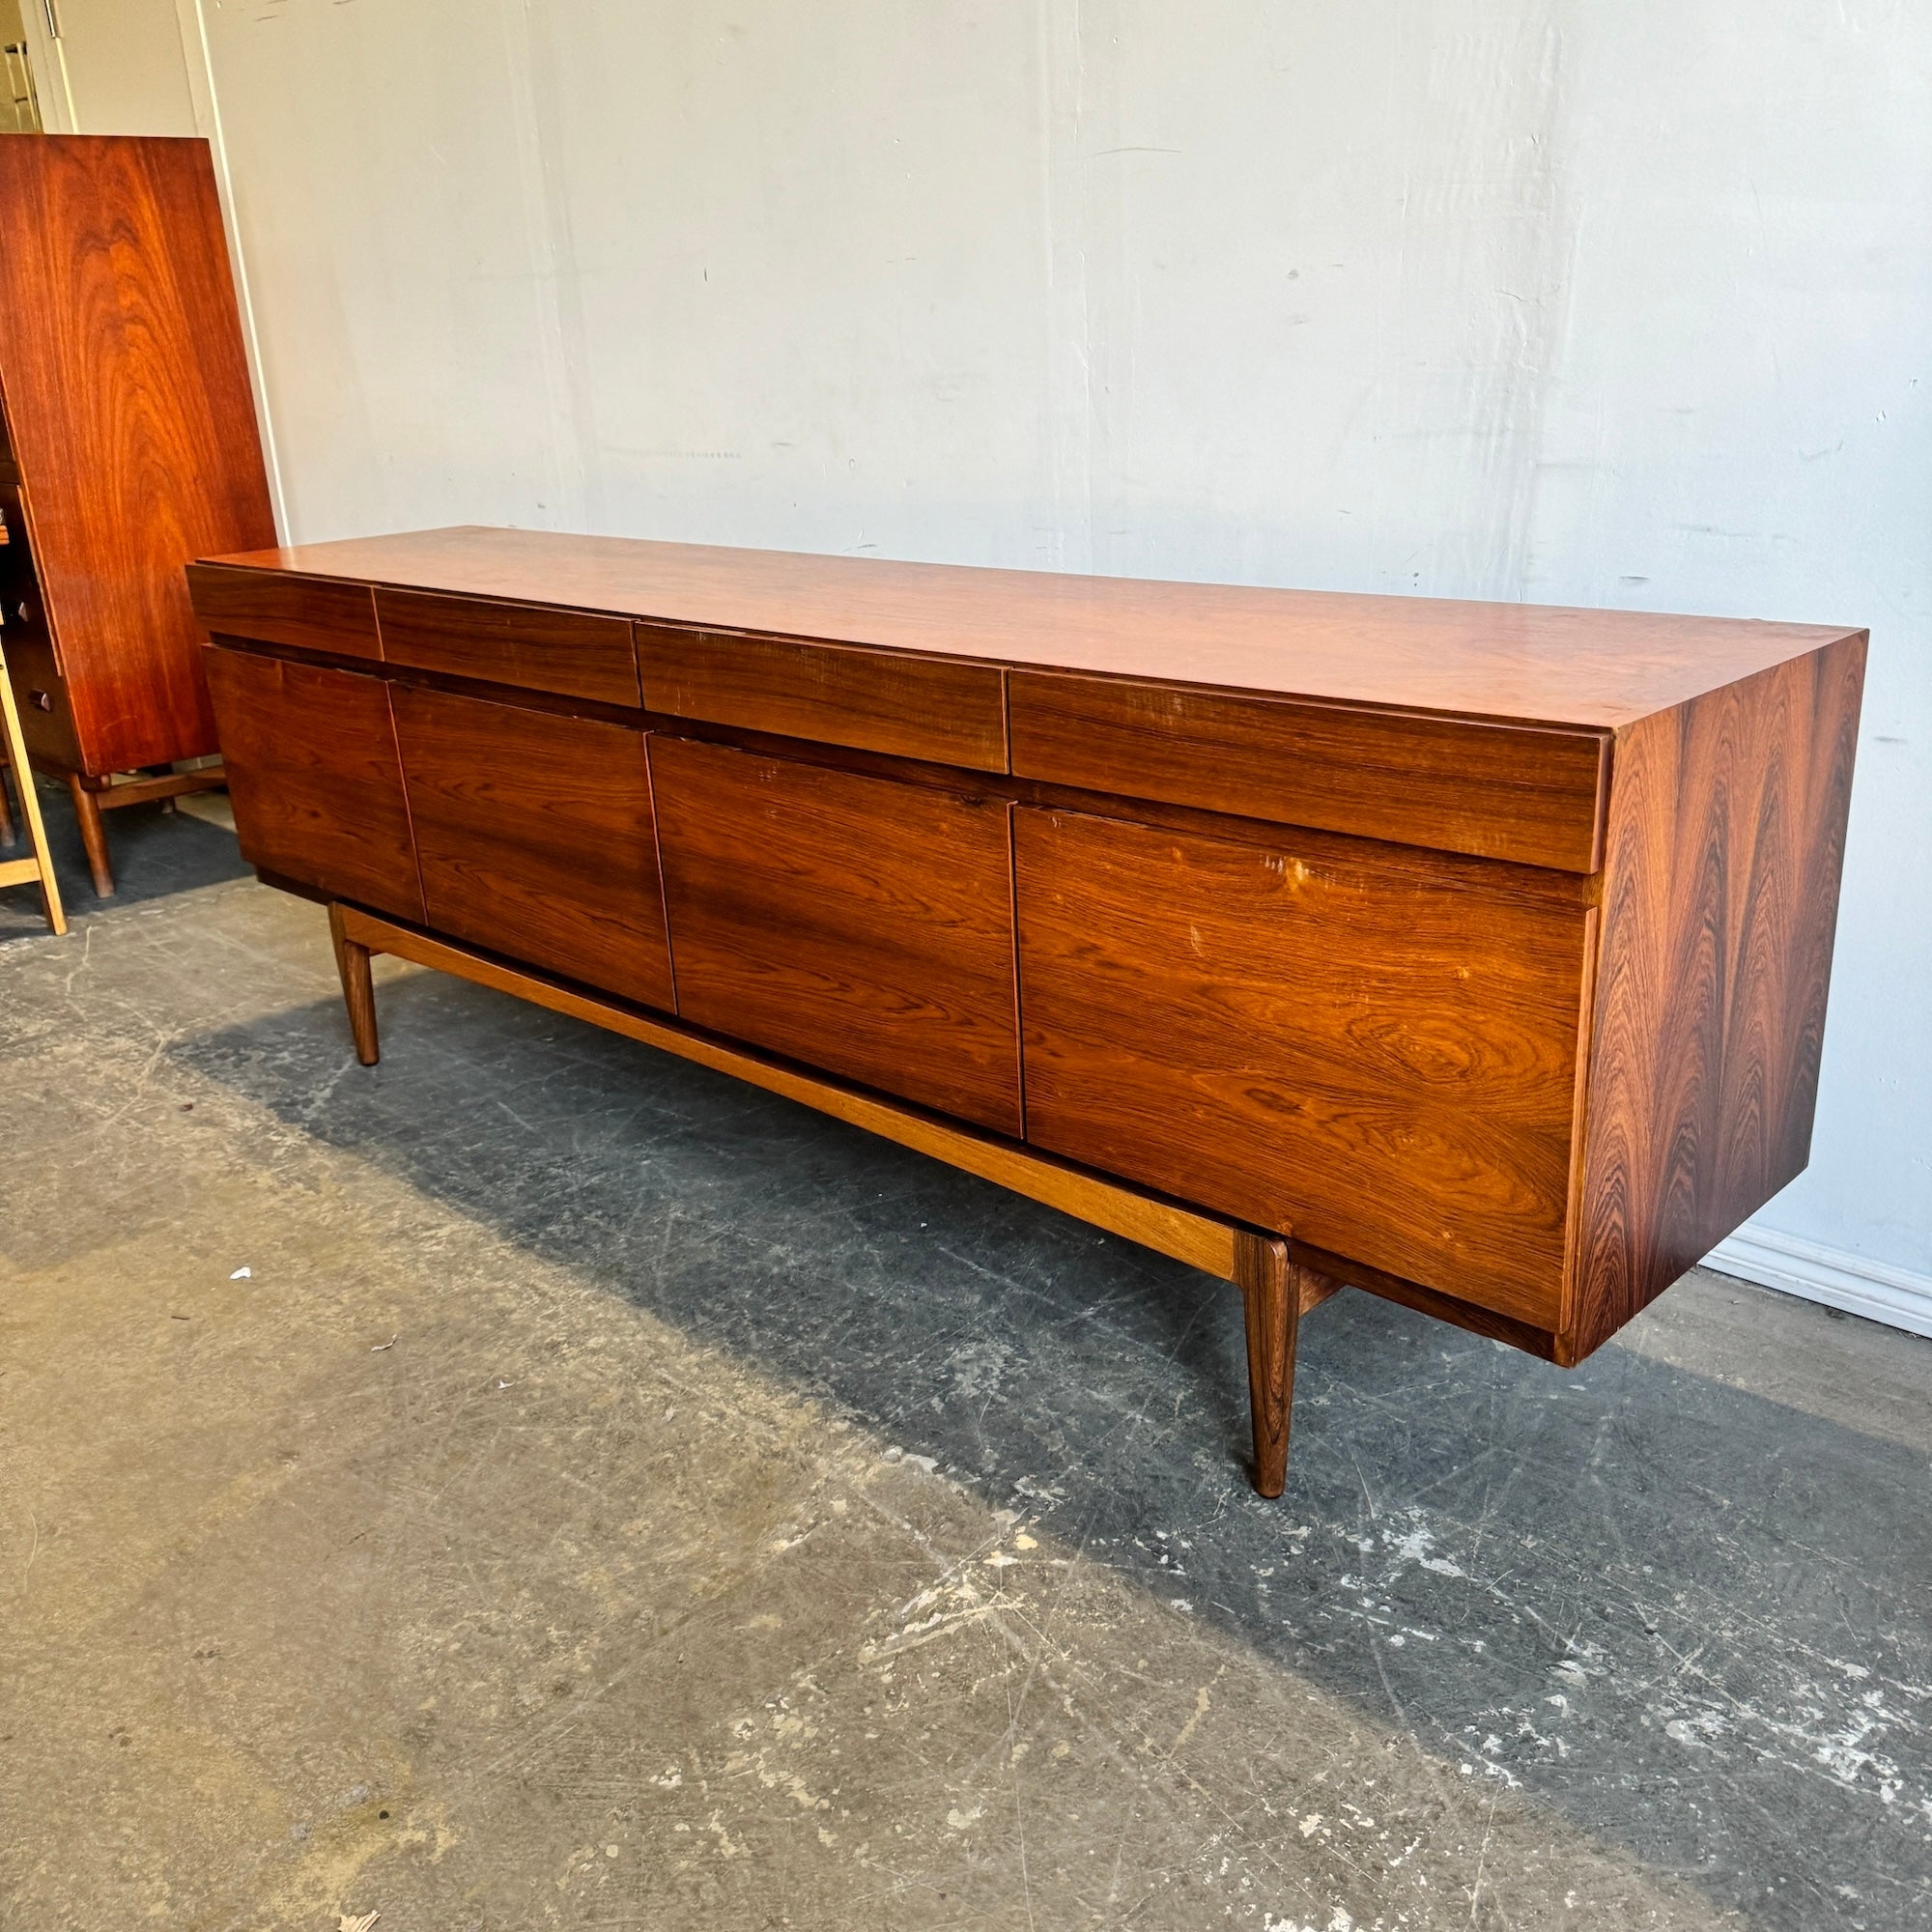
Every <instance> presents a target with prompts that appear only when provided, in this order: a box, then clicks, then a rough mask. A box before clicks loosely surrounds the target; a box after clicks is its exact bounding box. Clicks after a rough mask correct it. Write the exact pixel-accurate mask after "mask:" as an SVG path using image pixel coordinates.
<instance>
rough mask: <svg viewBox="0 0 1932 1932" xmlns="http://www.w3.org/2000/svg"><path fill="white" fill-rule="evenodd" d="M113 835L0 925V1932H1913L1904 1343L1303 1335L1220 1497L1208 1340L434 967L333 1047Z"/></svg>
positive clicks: (326, 977)
mask: <svg viewBox="0 0 1932 1932" xmlns="http://www.w3.org/2000/svg"><path fill="white" fill-rule="evenodd" d="M114 829H115V833H116V845H117V850H118V853H119V856H120V860H121V864H122V869H123V874H124V881H125V885H124V891H123V894H122V895H121V896H120V897H119V898H117V899H116V900H115V901H114V902H112V903H111V904H110V905H108V906H105V907H97V906H96V905H95V903H94V902H93V901H92V900H91V898H90V896H89V895H88V894H87V892H86V890H85V887H84V886H83V885H82V883H81V881H80V879H79V878H78V877H77V876H76V877H75V878H74V880H73V881H72V888H73V904H74V906H75V907H76V909H77V911H78V913H79V920H78V923H77V930H76V932H75V933H74V934H73V936H71V938H69V939H67V940H65V941H54V940H50V939H46V938H43V937H36V936H35V931H34V926H33V923H32V921H31V919H30V918H29V917H28V912H29V904H30V902H29V900H28V899H27V897H26V895H23V894H17V893H10V894H7V895H0V1284H4V1288H0V1295H3V1296H4V1298H3V1299H0V1925H4V1926H6V1927H7V1928H9V1932H43V1928H56V1927H59V1928H65V1927H85V1928H89V1932H93V1928H103V1932H110V1929H111V1932H119V1928H123V1927H131V1926H136V1925H145V1924H154V1925H157V1926H164V1927H167V1928H171V1932H190V1928H195V1929H196V1932H199V1929H200V1928H207V1932H216V1928H237V1932H241V1928H257V1927H261V1928H270V1927H273V1928H280V1927H292V1928H302V1927H314V1928H324V1929H325V1932H337V1928H338V1926H339V1924H340V1922H341V1920H342V1918H343V1916H344V1915H347V1916H348V1918H349V1922H351V1923H352V1924H353V1923H355V1920H356V1919H357V1918H360V1917H361V1916H362V1915H365V1914H368V1913H373V1912H380V1914H381V1918H380V1919H379V1920H378V1921H377V1926H376V1932H463V1928H466V1927H467V1928H473V1932H485V1928H487V1932H501V1929H502V1928H521V1927H544V1926H566V1927H580V1926H581V1927H589V1926H644V1927H664V1928H682V1927H707V1928H708V1927H732V1928H736V1927H757V1928H762V1927H775V1926H787V1925H789V1926H797V1927H821V1926H836V1927H840V1928H852V1932H872V1928H880V1932H884V1928H912V1927H920V1928H925V1927H1014V1928H1018V1927H1026V1928H1031V1932H1045V1928H1058V1927H1073V1926H1133V1927H1145V1928H1162V1927H1176V1928H1193V1927H1208V1926H1216V1925H1222V1924H1228V1925H1232V1926H1242V1927H1254V1928H1267V1932H1288V1928H1294V1932H1304V1928H1315V1932H1347V1929H1348V1928H1353V1932H1360V1928H1370V1927H1376V1928H1383V1927H1386V1928H1393V1927H1399V1926H1400V1927H1414V1928H1418V1932H1419V1928H1425V1927H1448V1926H1456V1927H1465V1926H1477V1927H1506V1926H1507V1927H1535V1928H1543V1927H1578V1928H1602V1927H1625V1926H1646V1927H1673V1928H1678V1927H1682V1928H1690V1927H1709V1926H1719V1925H1725V1926H1728V1925H1748V1926H1754V1927H1779V1928H1783V1927H1805V1928H1809V1927H1869V1928H1874V1932H1877V1928H1908V1927H1911V1928H1918V1927H1923V1926H1924V1925H1926V1924H1927V1923H1928V1922H1932V1884H1928V1879H1932V1843H1928V1840H1932V1746H1928V1734H1927V1721H1928V1712H1932V1654H1928V1653H1932V1644H1928V1615H1927V1613H1928V1608H1929V1607H1932V1561H1929V1560H1928V1559H1932V1527H1928V1512H1927V1508H1926V1504H1927V1500H1928V1498H1927V1473H1928V1466H1932V1463H1929V1462H1928V1459H1932V1405H1928V1401H1927V1397H1928V1393H1932V1345H1927V1344H1924V1343H1921V1342H1918V1341H1915V1340H1913V1339H1910V1338H1907V1337H1903V1336H1898V1335H1894V1334H1890V1333H1888V1332H1886V1331H1883V1330H1880V1329H1875V1328H1872V1327H1868V1326H1866V1325H1865V1324H1862V1323H1861V1322H1858V1321H1850V1320H1843V1319H1838V1318H1835V1317H1833V1316H1830V1315H1827V1314H1826V1313H1825V1312H1824V1311H1822V1310H1819V1309H1815V1308H1811V1307H1808V1306H1805V1305H1804V1304H1801V1303H1797V1302H1792V1301H1788V1300H1785V1299H1782V1298H1780V1297H1778V1296H1776V1295H1773V1294H1770V1293H1765V1292H1762V1291H1758V1290H1754V1289H1750V1288H1747V1287H1745V1286H1743V1285H1740V1284H1735V1283H1728V1282H1725V1281H1723V1280H1721V1279H1720V1278H1719V1277H1716V1276H1710V1275H1702V1276H1694V1277H1692V1278H1691V1279H1690V1280H1688V1281H1687V1282H1685V1283H1683V1284H1681V1285H1680V1286H1679V1287H1678V1288H1677V1289H1676V1290H1674V1291H1673V1292H1672V1293H1671V1294H1670V1295H1669V1296H1667V1297H1666V1298H1665V1300H1664V1301H1663V1302H1662V1304H1661V1305H1660V1306H1659V1307H1658V1308H1657V1309H1656V1310H1654V1311H1653V1312H1652V1313H1651V1314H1650V1315H1648V1316H1646V1317H1645V1318H1644V1319H1643V1320H1642V1321H1639V1322H1638V1323H1636V1324H1634V1326H1633V1328H1632V1329H1630V1330H1628V1331H1627V1333H1626V1336H1625V1337H1624V1338H1623V1339H1622V1340H1621V1341H1620V1342H1619V1343H1618V1344H1616V1345H1612V1346H1610V1347H1608V1348H1605V1350H1602V1351H1601V1352H1600V1353H1599V1354H1598V1355H1597V1356H1596V1357H1594V1358H1593V1359H1592V1360H1591V1361H1590V1362H1588V1363H1587V1364H1585V1365H1584V1366H1583V1367H1582V1368H1581V1369H1580V1370H1575V1371H1570V1372H1562V1371H1558V1370H1555V1369H1551V1368H1549V1367H1548V1366H1546V1365H1544V1364H1541V1363H1537V1362H1534V1361H1531V1360H1528V1359H1527V1358H1525V1357H1523V1356H1520V1355H1517V1354H1514V1353H1511V1352H1508V1351H1506V1350H1500V1349H1497V1348H1494V1347H1492V1346H1491V1345H1490V1344H1488V1343H1485V1342H1481V1341H1478V1340H1475V1339H1473V1338H1471V1337H1469V1336H1465V1335H1463V1334H1460V1333H1457V1332H1455V1331H1453V1330H1450V1329H1448V1328H1445V1327H1441V1326H1438V1325H1435V1324H1434V1323H1431V1322H1429V1321H1425V1320H1423V1319H1421V1318H1419V1317H1417V1316H1414V1315H1411V1314H1409V1313H1407V1312H1406V1311H1404V1310H1402V1309H1398V1308H1394V1307H1390V1306H1386V1305H1383V1304H1381V1303H1378V1302H1377V1301H1375V1300H1373V1299H1370V1298H1368V1297H1366V1296H1363V1295H1360V1294H1357V1293H1347V1294H1344V1295H1342V1296H1339V1297H1338V1298H1337V1299H1336V1300H1334V1301H1333V1302H1331V1303H1329V1304H1328V1305H1327V1306H1326V1307H1324V1308H1323V1309H1322V1310H1321V1311H1320V1312H1319V1313H1318V1314H1317V1315H1315V1316H1313V1317H1311V1318H1310V1321H1309V1322H1308V1324H1307V1326H1306V1327H1305V1328H1304V1330H1303V1339H1302V1364H1301V1378H1300V1390H1299V1402H1298V1405H1297V1407H1296V1413H1295V1439H1294V1451H1293V1467H1292V1469H1291V1473H1290V1487H1289V1492H1288V1494H1287V1495H1286V1496H1285V1497H1284V1498H1283V1499H1282V1500H1281V1501H1280V1502H1278V1503H1264V1502H1262V1501H1260V1500H1259V1499H1258V1498H1256V1497H1255V1496H1254V1495H1253V1494H1252V1493H1251V1492H1249V1490H1248V1487H1247V1484H1246V1480H1245V1476H1244V1474H1243V1470H1242V1467H1241V1457H1242V1453H1243V1451H1242V1439H1243V1435H1244V1430H1245V1416H1244V1406H1243V1380H1242V1371H1241V1353H1240V1313H1239V1307H1238V1302H1237V1299H1236V1297H1235V1295H1234V1294H1233V1293H1232V1292H1231V1291H1228V1290H1226V1289H1223V1288H1221V1287H1220V1286H1218V1285H1216V1284H1213V1283H1210V1282H1208V1281H1206V1280H1205V1279H1203V1278H1201V1277H1199V1276H1196V1275H1192V1274H1190V1273H1189V1272H1187V1271H1186V1270H1184V1269H1182V1268H1180V1267H1179V1266H1176V1265H1174V1264H1168V1263H1166V1262H1163V1261H1160V1260H1158V1259H1157V1258H1154V1257H1151V1256H1149V1255H1146V1254H1144V1253H1141V1252H1139V1251H1137V1250H1134V1249H1132V1248H1130V1247H1127V1246H1125V1245H1124V1244H1122V1243H1121V1242H1119V1241H1116V1240H1113V1239H1110V1238H1107V1237H1103V1236H1097V1235H1095V1234H1094V1233H1093V1232H1091V1231H1089V1230H1086V1229H1084V1228H1081V1227H1078V1226H1076V1225H1074V1224H1073V1223H1071V1222H1068V1221H1065V1220H1064V1219H1061V1218H1060V1217H1058V1216H1056V1215H1054V1214H1052V1213H1050V1212H1048V1211H1046V1210H1044V1209H1041V1208H1035V1207H1033V1206H1031V1205H1029V1204H1026V1203H1024V1202H1019V1201H1015V1200H1013V1199H1011V1198H1009V1197H1008V1196H1005V1195H1003V1194H1001V1193H999V1192H997V1191H996V1190H994V1189H992V1188H989V1187H986V1186H983V1185H980V1183H977V1182H974V1181H972V1180H969V1179H964V1178H962V1177H959V1176H956V1175H952V1174H950V1173H948V1172H947V1171H945V1170H943V1169H941V1168H939V1167H936V1166H934V1165H932V1164H930V1163H927V1162H924V1161H923V1160H921V1159H919V1158H918V1157H917V1156H914V1155H912V1154H909V1153H905V1152H902V1151H898V1150H895V1149H892V1148H888V1147H884V1146H881V1145H878V1144H876V1143H872V1142H869V1141H867V1139H865V1138H864V1137H862V1136H860V1135H858V1134H857V1133H854V1132H852V1131H850V1130H848V1129H845V1128H843V1127H840V1126H838V1125H837V1124H834V1123H831V1122H825V1121H823V1120H820V1119H818V1118H816V1117H815V1116H812V1115H810V1114H808V1113H805V1112H803V1111H801V1110H798V1109H795V1108H792V1107H789V1106H787V1105H785V1104H784V1103H782V1102H781V1101H778V1100H775V1099H772V1098H769V1097H767V1096H765V1095H762V1094H754V1093H750V1092H747V1091H745V1090H743V1089H740V1088H738V1087H736V1086H734V1085H732V1084H731V1083H729V1082H727V1081H725V1080H724V1079H722V1078H718V1077H716V1076H713V1075H710V1074H707V1073H705V1072H702V1071H700V1070H698V1069H696V1068H694V1067H691V1066H689V1065H683V1064H680V1063H677V1062H674V1061H668V1060H666V1059H663V1058H661V1057H659V1056H656V1055H654V1054H652V1053H650V1052H648V1051H646V1050H645V1049H642V1048H640V1047H636V1046H633V1045H630V1044H627V1043H625V1042H622V1041H618V1040H615V1039H611V1038H609V1037H605V1036H602V1035H599V1034H596V1033H593V1032H591V1031H589V1030H588V1029H585V1028H582V1027H580V1026H577V1025H575V1024H573V1023H570V1022H566V1021H563V1020H559V1019H557V1018H554V1017H553V1016H551V1015H548V1014H545V1013H540V1012H537V1011H534V1010H532V1009H527V1008H524V1007H521V1006H518V1005H516V1004H513V1003H511V1002H509V1001H507V1000H503V999H500V998H497V997H496V996H493V995H489V994H486V993H483V992H480V991H478V990H475V989H473V988H469V987H467V986H463V985H460V984H458V983H455V982H453V981H449V980H440V979H438V978H436V977H434V976H430V975H423V974H417V973H413V972H411V971H408V970H391V971H389V972H388V973H387V974H385V975H384V981H383V992H382V1007H383V1013H384V1023H385V1057H384V1063H383V1065H382V1066H381V1067H380V1068H378V1069H376V1070H374V1071H373V1072H371V1071H364V1070H362V1069H359V1068H358V1067H356V1066H355V1064H354V1061H353V1059H352V1056H351V1053H350V1048H349V1041H348V1036H347V1032H346V1029H345V1026H344V1023H343V1020H342V1017H341V1014H340V1012H339V1010H338V1006H337V1001H336V996H335V989H334V983H333V977H332V973H331V970H330V965H329V960H328V952H327V940H326V935H325V931H324V927H323V922H322V918H321V915H320V914H319V913H318V912H317V911H316V910H315V909H313V908H311V907H308V906H304V905H300V904H298V903H296V902H294V901H291V900H289V899H286V898H283V897H280V896H278V895H274V894H271V893H270V892H268V891H266V890H264V889H262V888H260V887H258V886H257V885H255V884H254V883H253V881H252V880H251V879H249V878H247V877H246V876H245V875H244V873H243V871H242V868H241V866H240V864H239V861H238V859H237V857H236V854H235V849H234V845H233V842H232V840H231V839H230V838H228V836H227V835H226V834H225V833H223V832H222V831H221V830H219V829H218V828H217V827H215V826H214V825H212V824H209V823H205V822H202V821H201V820H198V819H194V818H189V817H186V816H181V817H173V818H169V817H164V816H162V815H161V814H160V813H158V812H157V811H148V810H134V811H129V812H127V813H123V814H121V815H120V817H119V819H118V820H117V822H116V824H115V828H114ZM56 833H57V836H58V837H60V838H62V839H63V840H64V841H67V842H70V843H71V830H70V829H69V828H68V827H67V826H66V825H65V824H64V823H57V826H56ZM391 966H392V968H393V962H391Z"/></svg>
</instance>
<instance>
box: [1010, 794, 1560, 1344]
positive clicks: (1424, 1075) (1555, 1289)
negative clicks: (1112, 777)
mask: <svg viewBox="0 0 1932 1932" xmlns="http://www.w3.org/2000/svg"><path fill="white" fill-rule="evenodd" d="M1014 850H1015V878H1016V881H1017V895H1018V919H1019V933H1020V993H1021V1009H1022V1012H1023V1014H1024V1016H1025V1032H1024V1055H1025V1069H1026V1094H1027V1130H1028V1139H1029V1140H1030V1141H1031V1142H1033V1143H1034V1144H1035V1145H1037V1146H1040V1147H1046V1148H1051V1149H1052V1150H1054V1151H1057V1152H1060V1153H1064V1154H1066V1155H1068V1156H1070V1157H1071V1158H1073V1159H1075V1160H1080V1161H1085V1162H1087V1163H1089V1164H1091V1165H1093V1166H1096V1167H1100V1168H1104V1169H1106V1170H1108V1171H1109V1172H1111V1173H1116V1174H1121V1175H1124V1176H1126V1177H1127V1178H1128V1179H1135V1180H1139V1181H1142V1182H1143V1183H1145V1184H1147V1185H1149V1186H1152V1187H1158V1188H1160V1189H1162V1190H1163V1191H1164V1192H1167V1193H1171V1194H1175V1195H1178V1196H1179V1198H1181V1199H1183V1200H1188V1201H1195V1202H1199V1203H1200V1204H1201V1205H1202V1206H1204V1207H1207V1208H1213V1209H1215V1210H1216V1211H1218V1212H1222V1213H1228V1214H1234V1215H1236V1216H1238V1217H1239V1218H1241V1219H1243V1220H1247V1221H1252V1222H1255V1223H1257V1224H1259V1225H1261V1226H1263V1227H1272V1228H1278V1229H1282V1230H1285V1231H1287V1230H1291V1229H1292V1232H1293V1234H1294V1235H1295V1236H1297V1237H1299V1238H1302V1239H1304V1240H1306V1241H1308V1242H1310V1243H1313V1244H1314V1245H1316V1246H1318V1247H1321V1248H1324V1249H1330V1250H1333V1251H1334V1252H1335V1253H1337V1254H1342V1255H1347V1256H1350V1257H1352V1258H1354V1259H1356V1260H1358V1261H1361V1262H1363V1263H1366V1264H1368V1265H1369V1266H1371V1267H1374V1268H1378V1269H1382V1270H1384V1271H1386V1272H1387V1273H1389V1274H1393V1275H1399V1276H1401V1277H1403V1278H1405V1279H1406V1280H1409V1281H1414V1282H1419V1283H1421V1284H1422V1285H1423V1286H1425V1287H1428V1288H1434V1289H1437V1290H1439V1291H1441V1292H1442V1293H1448V1294H1453V1295H1456V1296H1458V1297H1460V1298H1462V1299H1463V1300H1467V1301H1471V1302H1474V1303H1476V1304H1478V1305H1479V1306H1481V1307H1484V1308H1489V1309H1492V1310H1494V1311H1496V1312H1497V1313H1500V1314H1503V1315H1507V1316H1510V1317H1513V1318H1515V1319H1517V1320H1519V1321H1526V1322H1529V1323H1532V1324H1534V1325H1536V1326H1539V1327H1543V1328H1549V1327H1553V1326H1554V1325H1555V1320H1556V1314H1557V1310H1558V1307H1559V1303H1560V1297H1561V1290H1562V1276H1563V1256H1564V1237H1565V1227H1566V1219H1567V1212H1568V1200H1569V1178H1570V1161H1571V1122H1572V1115H1573V1111H1574V1107H1575V1079H1576V1062H1577V1029H1578V1019H1579V1009H1580V1005H1581V997H1582V982H1583V969H1584V932H1585V925H1586V919H1587V916H1586V914H1585V913H1584V912H1583V911H1582V910H1581V909H1578V908H1568V907H1562V906H1556V905H1551V904H1548V902H1540V901H1538V900H1536V899H1535V898H1532V897H1530V896H1528V895H1511V894H1509V893H1507V892H1503V891H1496V892H1492V893H1484V892H1482V891H1479V890H1474V889H1471V888H1470V887H1469V886H1468V885H1467V884H1466V883H1462V882H1458V883H1453V884H1452V883H1443V882H1440V881H1436V880H1433V879H1432V878H1431V876H1430V868H1429V867H1428V864H1427V862H1426V861H1425V860H1423V859H1421V858H1419V857H1418V859H1417V860H1416V861H1415V862H1413V863H1409V864H1400V863H1385V862H1380V861H1377V860H1372V859H1366V858H1365V859H1364V860H1363V861H1362V862H1361V863H1359V864H1356V865H1350V864H1347V863H1341V862H1335V861H1332V860H1325V859H1324V860H1319V861H1311V860H1307V859H1304V858H1301V857H1299V856H1297V855H1296V853H1295V851H1294V849H1293V845H1292V844H1288V843H1284V844H1283V845H1282V846H1281V847H1280V849H1278V850H1274V851H1269V850H1267V849H1265V848H1263V847H1258V846H1254V845H1247V844H1236V843H1234V842H1232V841H1228V840H1221V839H1210V838H1195V837H1191V836H1185V835H1179V834H1176V833H1172V832H1162V831H1155V830H1152V829H1151V828H1147V827H1143V826H1136V825H1127V824H1122V823H1120V822H1118V821H1115V820H1110V819H1102V818H1095V817H1090V816H1087V815H1085V814H1082V813H1077V812H1064V811H1045V810H1037V809H1032V808H1027V809H1023V810H1019V811H1018V812H1017V813H1016V814H1015V847H1014Z"/></svg>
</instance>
